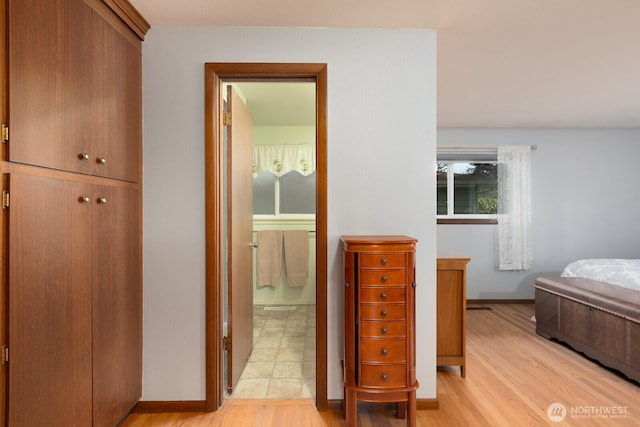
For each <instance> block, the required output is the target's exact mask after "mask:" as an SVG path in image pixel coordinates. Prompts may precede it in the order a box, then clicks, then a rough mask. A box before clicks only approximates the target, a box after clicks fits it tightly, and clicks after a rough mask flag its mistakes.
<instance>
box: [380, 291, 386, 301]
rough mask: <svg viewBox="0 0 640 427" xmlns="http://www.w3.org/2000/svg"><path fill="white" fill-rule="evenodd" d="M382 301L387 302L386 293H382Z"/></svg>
mask: <svg viewBox="0 0 640 427" xmlns="http://www.w3.org/2000/svg"><path fill="white" fill-rule="evenodd" d="M380 299H381V300H383V301H384V300H386V299H387V293H386V292H383V293H381V294H380Z"/></svg>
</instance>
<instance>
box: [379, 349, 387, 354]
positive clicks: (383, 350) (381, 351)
mask: <svg viewBox="0 0 640 427" xmlns="http://www.w3.org/2000/svg"><path fill="white" fill-rule="evenodd" d="M380 353H381V354H382V355H383V356H386V355H387V353H388V351H387V349H386V348H383V349H382V350H380Z"/></svg>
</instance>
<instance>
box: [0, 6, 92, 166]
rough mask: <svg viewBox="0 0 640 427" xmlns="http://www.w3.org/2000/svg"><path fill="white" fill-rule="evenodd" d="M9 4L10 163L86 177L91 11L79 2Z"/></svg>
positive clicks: (89, 102) (89, 162)
mask: <svg viewBox="0 0 640 427" xmlns="http://www.w3.org/2000/svg"><path fill="white" fill-rule="evenodd" d="M8 4H9V6H8V18H9V19H8V24H9V25H8V27H9V28H8V29H9V61H8V63H9V126H10V137H11V140H10V142H9V146H8V156H9V160H10V161H12V162H18V163H26V164H32V165H38V166H45V167H49V168H54V169H63V170H71V171H76V172H82V173H88V172H89V171H90V170H91V168H93V167H94V165H92V164H91V161H90V159H87V160H85V159H83V156H82V154H84V153H89V152H90V151H91V149H90V147H89V145H90V139H89V138H90V135H89V130H90V129H89V125H90V123H89V119H90V114H91V80H90V76H91V43H90V39H89V38H88V36H87V35H88V34H89V33H90V25H91V19H90V14H91V9H90V8H89V6H87V4H86V3H85V2H84V1H78V0H47V1H42V0H9V2H8ZM54 18H55V19H54Z"/></svg>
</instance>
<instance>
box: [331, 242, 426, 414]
mask: <svg viewBox="0 0 640 427" xmlns="http://www.w3.org/2000/svg"><path fill="white" fill-rule="evenodd" d="M416 243H417V240H416V239H413V238H411V237H407V236H343V237H342V244H343V251H344V252H343V254H344V340H345V342H344V362H343V363H344V388H345V415H346V418H347V426H356V425H357V402H358V401H366V402H397V403H398V405H397V408H398V416H399V417H400V418H404V417H405V416H406V418H407V424H408V425H409V426H415V423H416V417H415V416H416V389H417V388H418V381H417V380H416V360H415V291H416V289H415V288H416V282H415V245H416Z"/></svg>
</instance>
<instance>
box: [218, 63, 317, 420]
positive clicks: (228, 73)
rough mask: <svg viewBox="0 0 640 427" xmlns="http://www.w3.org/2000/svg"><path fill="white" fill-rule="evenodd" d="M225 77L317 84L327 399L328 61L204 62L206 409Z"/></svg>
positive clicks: (220, 274) (220, 351)
mask: <svg viewBox="0 0 640 427" xmlns="http://www.w3.org/2000/svg"><path fill="white" fill-rule="evenodd" d="M224 81H309V82H315V84H316V162H317V164H316V406H317V408H318V409H319V410H328V409H329V404H328V400H327V64H306V63H286V64H283V63H280V64H278V63H206V64H205V223H206V225H205V226H206V249H205V262H206V280H205V306H206V308H205V318H206V321H205V322H206V326H205V335H206V337H205V346H206V348H205V354H206V355H205V377H206V402H205V407H206V410H207V411H215V410H217V409H218V408H219V407H220V405H222V402H223V394H222V390H223V382H224V379H223V369H224V363H223V348H222V338H223V331H222V325H223V308H222V307H223V298H224V296H223V285H224V280H223V273H224V268H225V266H224V259H223V256H224V252H223V249H224V235H223V231H222V230H223V220H224V205H223V195H224V188H223V186H224V182H225V179H224V178H225V177H224V169H223V161H224V156H223V140H222V130H223V128H222V124H221V122H220V117H221V111H222V84H223V82H224Z"/></svg>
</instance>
